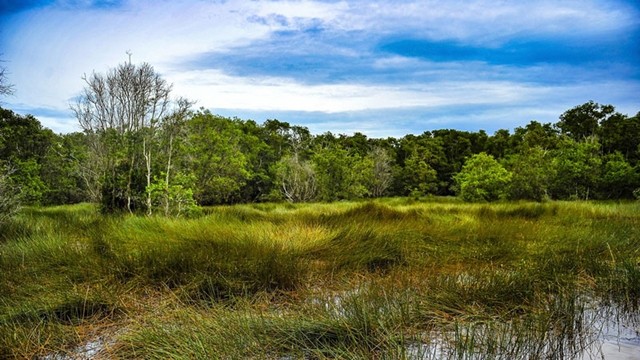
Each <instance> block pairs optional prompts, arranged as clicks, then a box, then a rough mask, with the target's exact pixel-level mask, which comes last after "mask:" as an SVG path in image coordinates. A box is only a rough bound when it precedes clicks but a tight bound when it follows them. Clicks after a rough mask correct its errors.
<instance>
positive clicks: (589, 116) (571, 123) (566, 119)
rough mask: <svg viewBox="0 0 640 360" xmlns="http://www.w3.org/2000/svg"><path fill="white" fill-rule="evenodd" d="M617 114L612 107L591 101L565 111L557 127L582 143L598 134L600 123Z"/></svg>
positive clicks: (564, 133)
mask: <svg viewBox="0 0 640 360" xmlns="http://www.w3.org/2000/svg"><path fill="white" fill-rule="evenodd" d="M614 113H615V108H614V107H613V106H611V105H600V104H598V103H595V102H593V101H589V102H587V103H584V104H582V105H578V106H576V107H574V108H572V109H569V110H567V111H565V112H564V113H563V114H562V115H560V120H559V121H558V122H557V123H556V126H557V127H558V128H559V129H560V130H561V131H562V134H563V135H567V136H569V137H570V138H572V139H573V140H576V141H581V140H584V139H586V138H588V137H591V136H594V135H597V134H598V131H599V127H600V123H601V122H603V121H605V120H606V119H607V118H609V117H610V116H611V115H613V114H614Z"/></svg>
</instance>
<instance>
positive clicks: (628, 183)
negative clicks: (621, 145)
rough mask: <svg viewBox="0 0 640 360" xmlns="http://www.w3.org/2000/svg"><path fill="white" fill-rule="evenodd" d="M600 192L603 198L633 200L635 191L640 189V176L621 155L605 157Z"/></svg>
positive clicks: (616, 153)
mask: <svg viewBox="0 0 640 360" xmlns="http://www.w3.org/2000/svg"><path fill="white" fill-rule="evenodd" d="M602 164H603V168H602V177H601V178H600V189H601V190H600V192H601V194H602V195H601V196H602V197H603V198H613V199H619V198H627V199H632V198H633V191H634V190H635V189H636V188H638V187H640V182H639V180H640V176H639V175H638V173H637V171H636V169H635V168H634V167H632V166H631V164H629V162H628V161H627V160H626V159H625V158H624V156H622V154H621V153H619V152H615V153H613V154H608V155H605V156H604V158H603V161H602Z"/></svg>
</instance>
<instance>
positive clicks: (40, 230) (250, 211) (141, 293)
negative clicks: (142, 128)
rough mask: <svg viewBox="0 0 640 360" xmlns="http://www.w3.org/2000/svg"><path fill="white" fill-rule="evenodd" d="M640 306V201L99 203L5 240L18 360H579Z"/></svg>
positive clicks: (0, 320)
mask: <svg viewBox="0 0 640 360" xmlns="http://www.w3.org/2000/svg"><path fill="white" fill-rule="evenodd" d="M639 304H640V203H638V202H628V203H613V202H610V203H607V202H546V203H526V202H523V203H496V204H465V203H460V202H459V201H457V200H456V199H448V198H434V199H424V200H416V199H401V198H393V199H381V200H376V201H366V202H340V203H332V204H302V205H300V204H295V205H293V204H248V205H237V206H221V207H210V208H206V209H203V211H202V212H201V214H200V215H198V217H195V218H190V219H166V218H161V217H141V216H131V215H121V216H115V215H114V216H108V217H105V216H103V215H99V213H98V212H97V210H96V209H95V208H94V207H93V206H92V205H87V204H81V205H75V206H65V207H53V208H25V209H23V210H22V212H21V213H20V214H19V215H18V216H17V217H16V218H15V219H14V220H13V221H12V222H10V223H8V224H5V225H3V228H2V229H0V358H38V357H40V358H47V357H48V358H54V356H57V358H65V356H68V357H69V358H74V357H76V358H77V357H83V356H84V357H89V356H88V354H89V353H88V352H90V357H95V358H101V357H102V358H108V359H111V358H114V359H131V358H140V359H143V358H144V359H166V358H175V359H180V358H184V359H187V358H188V359H193V358H199V359H211V358H254V359H332V358H345V359H371V358H376V359H442V358H454V359H498V358H501V359H518V358H520V359H565V358H572V357H576V358H578V357H579V356H580V354H583V351H584V349H588V348H589V347H590V346H592V345H593V343H594V342H596V341H597V340H598V333H597V332H598V331H597V330H598V329H597V328H598V326H597V325H598V324H602V323H603V321H602V319H599V318H598V316H600V315H597V316H596V315H594V314H603V313H606V312H603V311H599V309H609V308H615V309H616V311H617V314H619V316H621V317H623V318H625V319H635V320H633V321H637V318H638V317H637V316H636V315H637V314H638V305H639ZM602 316H604V315H602ZM87 344H98V345H95V346H94V345H92V347H91V349H89V348H90V346H88V345H87Z"/></svg>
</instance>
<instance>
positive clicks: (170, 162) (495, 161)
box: [0, 102, 640, 212]
mask: <svg viewBox="0 0 640 360" xmlns="http://www.w3.org/2000/svg"><path fill="white" fill-rule="evenodd" d="M0 114H1V119H0V158H1V159H2V168H3V171H4V173H5V174H7V175H8V177H9V178H10V179H11V181H12V183H13V184H15V186H16V189H18V191H19V193H20V196H21V198H22V200H23V201H24V202H25V203H28V204H43V205H51V204H67V203H76V202H82V201H93V202H101V203H102V205H103V206H104V207H105V209H108V210H115V209H124V208H127V207H129V208H130V209H131V210H132V211H134V210H143V211H147V210H149V203H148V200H149V198H150V199H151V209H153V208H156V209H157V210H162V211H165V210H166V211H167V212H173V211H180V210H179V209H178V208H179V207H180V206H183V207H184V209H187V208H188V207H189V206H192V205H194V204H196V203H197V204H199V205H212V204H230V203H239V202H259V201H281V200H288V201H294V202H298V201H335V200H342V199H355V198H364V197H379V196H423V195H429V194H434V195H455V194H459V195H462V196H463V197H464V198H465V199H467V200H495V199H499V198H508V199H531V200H544V199H547V198H549V199H592V198H593V199H620V198H633V196H634V191H637V189H638V188H640V171H639V170H640V166H639V160H640V148H639V144H640V118H639V116H638V115H636V116H634V117H628V116H625V115H622V114H619V113H616V112H615V110H614V108H613V107H612V106H609V105H606V106H602V105H599V104H596V103H593V102H589V103H586V104H583V105H580V106H577V107H575V108H573V109H570V110H568V111H567V112H565V113H564V114H562V115H561V116H560V120H559V121H558V122H557V123H555V124H550V123H546V124H542V123H539V122H536V121H532V122H530V123H529V124H528V125H526V126H524V127H518V128H516V129H515V131H514V132H513V133H510V132H509V131H508V130H499V131H496V132H495V133H494V134H493V135H487V134H486V133H485V132H484V131H479V132H467V131H459V130H451V129H447V130H435V131H426V132H424V133H423V134H421V135H407V136H405V137H403V138H401V139H396V138H386V139H374V138H368V137H367V136H365V135H363V134H361V133H355V134H353V135H351V136H348V135H343V134H340V135H334V134H332V133H329V132H327V133H324V134H320V135H313V134H311V133H310V132H309V130H308V129H307V128H306V127H302V126H295V125H290V124H289V123H286V122H282V121H278V120H267V121H265V122H264V123H262V124H258V123H256V122H255V121H252V120H241V119H237V118H226V117H221V116H217V115H213V114H211V113H210V112H209V111H207V110H199V111H196V112H193V113H186V114H184V121H182V123H181V124H180V125H179V126H178V125H176V123H175V122H166V123H163V124H162V126H161V127H160V128H159V129H158V131H157V132H155V133H154V134H153V137H149V138H147V139H143V138H142V135H141V134H137V136H136V134H133V133H126V132H125V133H124V137H123V139H124V142H125V143H124V144H123V143H122V141H123V139H119V138H118V136H117V135H116V134H102V135H103V136H104V138H105V139H108V140H109V141H111V143H109V141H107V142H105V143H104V144H103V143H97V142H96V141H95V137H96V136H97V135H96V134H91V133H71V134H59V135H58V134H55V133H53V132H52V131H51V130H49V129H46V128H43V127H42V125H41V124H40V122H39V121H38V120H37V119H35V118H34V117H33V116H30V115H28V116H20V115H17V114H15V113H14V112H12V111H11V110H7V109H1V110H0ZM176 127H178V128H176ZM129 143H130V144H134V145H135V146H137V147H140V148H141V149H140V155H139V156H131V154H130V153H129V152H131V153H135V150H132V149H127V146H126V144H129ZM107 145H109V146H111V147H112V149H111V153H110V155H108V156H107V155H105V153H106V150H105V147H106V146H107ZM100 146H101V147H102V148H100ZM143 146H145V147H146V149H145V153H144V154H147V156H146V157H145V156H144V154H143V153H142V147H143Z"/></svg>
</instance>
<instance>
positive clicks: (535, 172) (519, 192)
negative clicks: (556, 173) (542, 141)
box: [506, 146, 553, 201]
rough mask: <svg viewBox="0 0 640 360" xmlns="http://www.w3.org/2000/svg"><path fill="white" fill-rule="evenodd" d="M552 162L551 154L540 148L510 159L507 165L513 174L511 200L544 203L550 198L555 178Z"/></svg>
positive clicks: (533, 148) (529, 149)
mask: <svg viewBox="0 0 640 360" xmlns="http://www.w3.org/2000/svg"><path fill="white" fill-rule="evenodd" d="M550 162H551V156H550V154H549V152H548V151H546V150H544V149H543V148H541V147H539V146H535V147H531V148H527V149H525V150H523V152H521V153H517V154H514V155H512V156H510V157H508V158H507V160H506V164H507V166H508V169H509V170H510V171H511V173H512V174H513V175H512V177H511V183H510V185H509V199H512V200H535V201H542V200H544V199H546V198H548V196H549V185H550V182H551V179H552V178H553V175H552V173H553V169H552V168H551V166H550Z"/></svg>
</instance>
